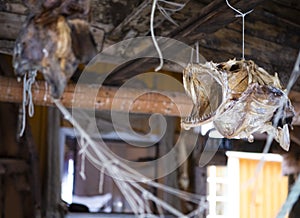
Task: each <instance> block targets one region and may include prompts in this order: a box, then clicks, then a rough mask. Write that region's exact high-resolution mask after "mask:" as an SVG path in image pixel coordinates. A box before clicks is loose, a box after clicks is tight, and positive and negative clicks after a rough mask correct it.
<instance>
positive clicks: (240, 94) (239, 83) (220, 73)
mask: <svg viewBox="0 0 300 218" xmlns="http://www.w3.org/2000/svg"><path fill="white" fill-rule="evenodd" d="M183 84H184V88H185V90H186V93H187V94H188V95H189V96H190V97H191V98H192V101H193V103H194V107H193V110H192V113H191V115H190V116H189V117H187V118H186V119H184V120H182V127H184V128H185V129H189V128H191V127H195V126H200V125H202V124H205V123H207V122H211V121H212V122H213V124H214V126H215V128H216V130H217V131H219V133H220V134H221V135H223V136H224V137H226V138H234V137H238V138H247V139H248V141H250V142H252V141H253V135H252V134H253V133H255V132H267V133H268V134H273V135H274V137H275V140H276V141H278V142H279V143H280V145H281V146H282V147H283V148H284V149H285V150H288V149H289V145H290V138H289V129H288V126H290V124H291V122H292V118H293V116H294V115H295V112H294V108H293V106H292V105H291V102H290V100H289V98H288V96H287V95H286V93H285V92H284V91H283V90H282V87H281V85H280V81H279V79H278V76H277V74H275V76H272V75H270V74H268V73H267V72H266V71H265V70H264V69H262V68H261V67H258V66H257V65H256V64H255V63H254V62H253V61H251V60H250V61H246V60H240V61H236V60H229V61H228V62H224V63H220V64H216V63H213V62H206V63H205V64H189V65H188V66H187V67H186V68H185V70H184V71H183ZM281 108H282V110H281ZM278 113H280V114H279V116H280V119H279V122H277V125H276V126H274V119H275V115H276V114H278Z"/></svg>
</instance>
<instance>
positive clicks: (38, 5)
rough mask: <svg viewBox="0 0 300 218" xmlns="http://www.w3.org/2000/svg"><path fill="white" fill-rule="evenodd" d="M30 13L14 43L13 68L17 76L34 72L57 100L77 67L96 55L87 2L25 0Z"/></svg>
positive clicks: (72, 0)
mask: <svg viewBox="0 0 300 218" xmlns="http://www.w3.org/2000/svg"><path fill="white" fill-rule="evenodd" d="M25 3H26V5H27V6H28V8H29V10H30V13H29V15H28V17H27V20H26V22H25V23H24V25H23V27H22V29H21V32H20V35H19V37H18V39H17V40H16V45H15V49H14V59H13V62H14V63H13V65H14V68H15V72H16V75H17V76H23V75H24V74H25V73H27V72H28V71H33V70H38V71H40V72H42V73H43V75H44V78H45V79H46V81H47V83H49V84H50V87H51V95H52V97H54V98H60V97H61V95H62V93H63V91H64V88H65V85H66V83H67V81H68V80H69V78H70V77H71V76H72V75H73V73H74V72H75V70H76V68H77V66H78V64H79V63H83V62H88V61H89V60H90V59H91V58H92V57H94V55H95V54H96V49H95V43H94V40H93V38H92V35H91V33H90V29H89V23H88V22H87V21H86V20H87V16H88V12H89V1H87V0H82V1H81V0H80V1H74V0H67V1H62V0H55V1H53V0H51V1H50V0H39V1H38V0H30V1H29V0H28V1H25Z"/></svg>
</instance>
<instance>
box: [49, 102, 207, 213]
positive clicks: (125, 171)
mask: <svg viewBox="0 0 300 218" xmlns="http://www.w3.org/2000/svg"><path fill="white" fill-rule="evenodd" d="M53 102H54V104H55V105H56V106H57V108H58V109H59V110H60V111H61V113H62V114H63V116H64V117H65V118H68V121H69V122H70V123H71V124H72V125H73V127H74V128H75V129H76V130H77V132H78V133H79V135H80V136H81V137H82V138H84V143H83V144H85V149H81V150H80V151H81V152H82V155H83V154H85V156H86V157H88V159H89V160H90V161H91V163H92V164H93V165H94V166H95V167H96V168H98V169H100V170H102V172H104V170H105V172H107V174H108V175H109V176H111V178H112V179H113V180H114V182H115V184H116V185H117V186H118V188H119V190H120V191H121V193H122V194H123V196H124V198H125V199H126V200H127V202H128V204H129V206H130V208H131V209H132V211H133V212H134V213H135V214H136V215H137V216H139V215H140V216H142V217H143V216H144V215H145V213H147V217H157V216H155V215H152V214H149V213H150V212H151V209H150V207H149V206H148V204H146V203H145V200H148V201H149V200H151V201H152V202H153V203H155V205H156V206H157V208H158V211H159V214H160V216H159V217H163V216H162V214H163V212H162V209H165V210H166V211H168V212H169V213H171V214H173V215H175V216H177V217H188V216H186V215H184V214H182V213H181V212H180V211H178V210H177V209H175V208H174V207H172V206H171V205H169V204H168V203H166V202H164V201H163V200H161V199H159V198H158V197H156V196H154V195H153V194H152V193H150V192H149V191H147V190H146V189H145V188H144V187H142V186H141V185H140V184H139V183H144V184H146V185H149V186H152V187H155V188H158V189H160V190H163V191H165V192H167V193H170V194H172V195H174V196H177V197H179V198H181V199H185V200H187V201H190V202H195V203H196V204H199V202H200V201H201V196H198V195H195V194H191V193H187V192H184V191H180V190H177V189H175V188H171V187H168V186H165V185H163V184H159V183H156V182H154V181H152V180H150V179H149V178H147V177H145V176H144V175H142V174H140V173H138V172H137V171H136V170H134V169H132V168H130V167H129V166H127V165H126V164H124V163H122V162H120V161H119V160H118V159H116V158H115V157H114V156H113V154H111V153H110V152H109V151H107V150H106V149H105V148H103V147H101V146H97V144H96V142H94V141H93V140H92V139H91V137H90V136H89V135H88V134H87V133H86V132H85V130H84V129H82V127H81V126H80V125H79V124H78V123H77V121H76V120H75V119H74V118H73V117H72V115H71V114H70V112H69V111H68V110H67V109H66V108H65V107H64V106H63V105H62V104H61V102H60V100H58V99H53ZM87 145H88V147H89V148H90V149H92V152H90V151H89V149H86V148H87ZM85 156H83V157H84V158H85ZM95 156H96V157H95ZM83 168H84V165H83V166H82V169H83ZM101 180H102V179H101ZM101 180H100V181H101ZM100 183H101V182H100ZM100 183H99V184H100ZM159 208H160V209H159Z"/></svg>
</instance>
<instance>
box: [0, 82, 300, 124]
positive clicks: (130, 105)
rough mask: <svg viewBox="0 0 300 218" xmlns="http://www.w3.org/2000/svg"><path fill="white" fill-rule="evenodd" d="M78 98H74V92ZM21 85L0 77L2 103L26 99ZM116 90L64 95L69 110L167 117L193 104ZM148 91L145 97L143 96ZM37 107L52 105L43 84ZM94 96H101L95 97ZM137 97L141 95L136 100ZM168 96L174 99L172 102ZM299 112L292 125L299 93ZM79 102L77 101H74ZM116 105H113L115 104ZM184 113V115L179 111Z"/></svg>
mask: <svg viewBox="0 0 300 218" xmlns="http://www.w3.org/2000/svg"><path fill="white" fill-rule="evenodd" d="M75 88H76V90H79V91H77V92H76V96H75V97H76V98H74V91H75ZM22 90H23V87H22V83H18V82H17V80H16V79H15V78H8V77H0V102H12V103H21V102H22V99H23V93H22ZM117 91H118V88H116V87H107V86H105V87H102V88H101V89H100V90H98V88H97V87H95V86H93V85H83V84H78V85H77V87H75V85H74V84H69V85H68V86H67V87H66V89H65V92H64V94H63V96H62V99H61V100H62V102H63V104H64V105H65V106H66V107H69V108H71V107H72V106H75V107H78V108H83V109H95V110H99V111H101V110H115V111H130V112H131V113H148V114H152V113H160V114H163V115H168V116H179V117H180V116H188V115H189V113H190V111H191V108H192V102H191V100H190V98H189V97H188V96H187V95H186V94H185V93H182V92H167V91H158V90H137V89H133V88H125V89H123V90H122V92H120V93H118V96H115V95H116V93H117ZM145 91H146V94H143V95H142V93H144V92H145ZM32 93H33V101H34V104H36V105H40V106H53V103H52V100H51V97H50V95H49V89H48V88H47V86H46V83H45V82H44V81H38V82H36V83H35V84H34V85H33V87H32ZM93 93H98V94H97V95H96V96H93ZM135 96H139V97H138V98H137V99H136V97H135ZM167 96H171V98H172V99H170V98H168V97H167ZM289 97H290V99H291V101H292V104H293V106H294V108H295V111H296V116H295V118H294V120H293V125H300V101H299V99H300V92H295V91H292V92H291V93H290V95H289ZM74 100H76V102H74ZM113 102H114V104H112V103H113ZM179 111H181V114H180V112H179Z"/></svg>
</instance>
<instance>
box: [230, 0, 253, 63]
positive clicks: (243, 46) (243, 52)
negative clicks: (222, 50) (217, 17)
mask: <svg viewBox="0 0 300 218" xmlns="http://www.w3.org/2000/svg"><path fill="white" fill-rule="evenodd" d="M226 4H227V5H228V7H230V8H231V9H232V10H234V11H235V12H237V13H238V14H237V15H235V16H236V17H242V23H243V30H242V60H245V16H246V15H247V14H250V13H251V12H252V11H253V9H252V10H250V11H248V12H246V13H242V12H240V11H239V10H237V9H236V8H234V7H233V6H231V5H230V4H229V2H228V0H226Z"/></svg>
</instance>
